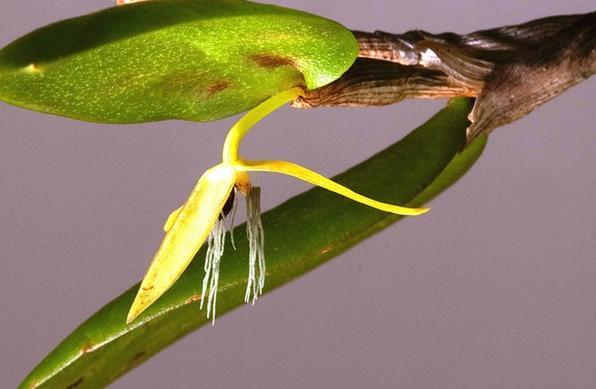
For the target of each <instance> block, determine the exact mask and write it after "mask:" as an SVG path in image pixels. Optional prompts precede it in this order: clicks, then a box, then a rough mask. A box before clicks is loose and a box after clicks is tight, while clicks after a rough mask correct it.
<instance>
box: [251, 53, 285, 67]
mask: <svg viewBox="0 0 596 389" xmlns="http://www.w3.org/2000/svg"><path fill="white" fill-rule="evenodd" d="M250 59H251V61H253V62H255V63H256V64H257V65H259V66H260V67H262V68H266V69H274V68H279V67H281V66H294V67H295V65H296V63H295V62H294V60H293V59H292V58H288V57H284V56H281V55H277V54H266V53H261V54H253V55H251V56H250Z"/></svg>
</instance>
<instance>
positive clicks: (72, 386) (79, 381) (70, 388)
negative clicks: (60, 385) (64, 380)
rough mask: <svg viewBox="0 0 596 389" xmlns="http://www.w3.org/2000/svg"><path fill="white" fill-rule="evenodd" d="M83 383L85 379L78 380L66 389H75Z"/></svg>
mask: <svg viewBox="0 0 596 389" xmlns="http://www.w3.org/2000/svg"><path fill="white" fill-rule="evenodd" d="M82 382H83V377H81V378H79V379H78V380H76V381H75V382H73V383H72V384H70V385H68V386H67V387H66V388H67V389H74V388H76V387H77V386H79V385H80V384H81V383H82Z"/></svg>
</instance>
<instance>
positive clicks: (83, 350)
mask: <svg viewBox="0 0 596 389" xmlns="http://www.w3.org/2000/svg"><path fill="white" fill-rule="evenodd" d="M94 349H95V348H94V347H93V345H92V344H89V343H85V344H84V345H83V347H81V353H82V354H87V353H90V352H91V351H93V350H94Z"/></svg>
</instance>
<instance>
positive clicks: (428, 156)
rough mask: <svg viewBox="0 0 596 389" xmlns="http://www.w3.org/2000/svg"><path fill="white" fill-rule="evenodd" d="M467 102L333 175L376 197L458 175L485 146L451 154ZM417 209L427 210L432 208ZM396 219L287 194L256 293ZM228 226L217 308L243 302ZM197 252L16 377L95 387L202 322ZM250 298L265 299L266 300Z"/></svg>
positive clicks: (420, 191)
mask: <svg viewBox="0 0 596 389" xmlns="http://www.w3.org/2000/svg"><path fill="white" fill-rule="evenodd" d="M470 107H471V104H470V103H469V102H466V101H465V100H456V101H453V102H452V103H451V104H450V105H449V106H448V107H447V108H446V109H444V110H443V111H441V112H440V113H439V114H437V115H436V116H435V117H434V118H433V119H431V120H430V121H428V122H427V123H426V124H425V125H423V126H421V127H420V128H418V129H417V130H415V131H414V132H412V133H411V134H410V135H408V136H407V137H406V138H404V139H403V140H401V141H400V142H398V143H396V144H395V145H393V146H390V147H389V148H387V149H386V150H384V151H382V152H380V153H379V154H377V155H375V156H373V157H372V158H370V159H369V160H367V161H365V162H363V163H361V164H359V165H357V166H355V167H353V168H351V169H350V170H348V171H347V172H345V173H343V174H341V175H339V176H338V177H336V178H335V179H336V181H337V182H339V183H341V184H342V185H346V186H348V187H350V188H353V189H355V190H357V191H358V192H360V193H363V194H366V195H367V196H371V197H374V198H379V199H381V200H383V201H387V202H392V203H399V204H402V203H403V204H408V205H411V206H420V205H423V204H425V203H426V202H427V201H428V200H430V199H431V198H432V197H434V196H436V195H437V194H439V193H440V192H441V191H443V190H445V189H446V188H447V187H449V186H450V185H451V184H453V183H454V182H455V181H457V179H459V178H460V177H461V176H462V175H463V174H464V173H465V172H466V171H467V170H468V169H469V168H470V167H471V166H472V165H473V164H474V162H475V161H476V159H477V158H478V157H479V156H480V154H481V152H482V149H483V148H484V145H485V142H486V138H485V137H480V138H478V139H477V140H476V141H474V143H472V144H471V145H469V146H468V147H466V148H465V149H464V151H463V152H461V153H459V152H460V150H461V149H462V148H463V147H464V143H465V132H466V128H467V126H468V125H469V122H468V121H467V119H466V117H467V114H468V113H469V109H470ZM388 177H389V178H390V179H388ZM423 217H432V213H430V214H429V215H426V216H423ZM399 219H400V217H399V216H396V215H392V214H389V213H386V212H381V211H377V210H374V209H372V208H370V207H366V206H363V205H361V204H358V203H356V202H353V201H351V200H348V199H345V198H342V197H339V196H338V195H336V194H333V193H331V192H329V191H327V190H324V189H321V188H315V189H312V190H310V191H308V192H306V193H303V194H301V195H299V196H297V197H294V198H293V199H290V200H288V201H287V202H285V203H284V204H282V205H280V206H278V207H277V208H275V209H273V210H271V211H269V212H266V213H265V214H264V215H263V224H264V226H265V229H266V234H267V244H266V245H265V246H266V247H265V250H266V256H267V283H266V286H265V291H264V292H265V293H267V292H269V291H271V290H272V289H274V288H276V287H279V286H281V285H283V284H285V283H287V282H289V281H291V280H292V279H294V278H296V277H299V276H300V275H302V274H304V273H306V272H308V271H309V270H312V269H313V268H315V267H317V266H319V265H321V264H322V263H324V262H326V261H328V260H329V259H331V258H333V257H334V256H336V255H338V254H340V253H341V252H343V251H344V250H346V249H348V248H349V247H351V246H353V245H355V244H357V243H358V242H360V241H362V240H363V239H365V238H366V237H368V236H369V235H371V234H374V233H375V232H378V231H380V230H381V229H383V228H384V227H386V226H388V225H390V224H391V223H393V222H395V221H397V220H399ZM236 232H237V233H236V234H235V241H236V246H237V250H226V252H225V254H224V258H223V260H222V264H221V276H220V280H219V296H218V305H217V306H218V314H222V313H225V312H227V311H230V310H232V309H234V308H236V307H238V306H239V305H241V304H243V303H244V297H245V290H246V283H247V281H246V272H247V268H246V258H247V256H248V241H247V239H246V236H245V235H244V227H240V228H236ZM396 239H399V237H396ZM404 243H405V244H407V242H404ZM396 255H397V254H396ZM204 256H205V252H204V250H201V251H199V253H198V254H197V256H196V257H195V258H197V260H195V261H193V263H191V265H190V266H189V268H188V270H187V271H186V272H184V274H183V275H182V276H181V277H180V278H179V280H178V282H176V284H175V285H174V286H173V287H172V288H171V289H170V290H169V291H168V292H167V293H166V294H164V295H163V296H162V297H161V298H160V299H159V300H158V301H156V302H155V304H153V305H152V306H151V307H149V308H148V309H147V310H146V311H145V312H144V313H143V314H141V315H140V316H139V318H138V319H137V320H136V321H134V322H133V323H131V324H126V315H127V313H128V310H129V308H130V304H131V302H132V300H133V298H134V296H135V293H136V291H137V289H138V285H136V286H134V287H133V288H131V289H130V290H128V291H127V292H125V293H124V294H122V295H121V296H120V297H118V298H116V299H115V300H114V301H112V302H111V303H109V304H108V305H106V306H105V307H104V308H102V309H101V310H100V311H99V312H97V313H96V314H95V315H94V316H92V317H91V318H90V319H88V320H87V321H86V322H85V323H83V324H82V325H81V326H80V327H79V328H78V329H76V330H75V331H74V332H73V333H72V334H71V335H69V336H68V337H67V338H66V339H65V340H64V341H63V342H62V343H61V344H60V345H59V346H58V347H57V348H56V349H55V350H54V351H52V353H51V354H50V355H49V356H48V357H47V358H46V359H45V360H44V361H43V362H42V363H41V364H40V365H39V366H37V367H36V368H35V370H33V371H32V372H31V373H30V375H29V376H28V377H27V378H26V379H25V381H24V382H23V383H22V384H21V386H22V387H24V388H30V387H52V388H53V387H69V386H71V387H73V386H74V385H76V386H77V388H86V387H101V386H103V385H106V384H108V383H109V382H111V381H113V380H115V379H116V378H117V377H118V376H120V375H122V374H124V373H125V372H126V371H128V370H130V369H132V368H133V367H135V366H136V365H138V364H139V363H141V362H143V361H144V360H146V359H148V358H150V357H151V356H152V355H153V354H155V353H157V352H158V351H160V350H161V349H163V348H165V347H167V346H168V345H170V344H171V343H173V342H174V341H176V340H177V339H179V338H181V337H182V336H184V335H185V334H187V333H189V332H190V331H192V330H194V329H196V328H198V327H200V326H202V325H204V324H206V323H208V322H209V321H208V320H207V318H206V315H205V311H200V310H199V304H200V299H201V280H202V278H203V274H204V273H203V259H204ZM259 303H262V304H267V299H266V298H264V299H263V300H262V301H261V300H260V301H259ZM220 320H222V319H221V318H220Z"/></svg>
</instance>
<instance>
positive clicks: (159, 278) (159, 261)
mask: <svg viewBox="0 0 596 389" xmlns="http://www.w3.org/2000/svg"><path fill="white" fill-rule="evenodd" d="M235 179H236V172H235V170H234V168H233V167H231V166H229V165H223V164H222V165H217V166H215V167H213V168H211V169H209V170H207V172H205V174H203V176H202V177H201V178H200V179H199V182H198V183H197V186H196V187H195V189H194V190H193V191H192V193H191V195H190V197H189V198H188V200H187V201H186V203H185V204H184V205H183V207H182V208H181V209H180V212H179V213H178V215H177V216H176V217H175V220H174V221H173V222H172V223H171V225H169V223H166V227H169V229H168V232H167V233H166V235H165V237H164V240H163V242H162V243H161V246H160V247H159V249H158V250H157V253H156V254H155V257H154V258H153V261H152V262H151V265H150V266H149V270H148V271H147V274H146V275H145V278H144V279H143V282H142V283H141V287H140V288H139V291H138V292H137V296H136V298H135V301H134V302H133V304H132V307H131V308H130V311H129V313H128V318H127V322H129V323H130V322H131V321H132V320H134V319H135V318H136V317H137V316H138V315H139V314H141V312H143V311H144V310H145V309H147V307H149V306H150V305H151V304H153V302H155V300H157V299H158V298H159V297H160V296H161V295H162V294H164V293H165V292H166V291H167V290H168V289H169V288H170V287H171V286H172V285H173V284H174V282H176V280H177V279H178V277H180V275H181V274H182V272H183V271H184V270H185V269H186V267H187V266H188V265H189V264H190V262H191V261H192V259H193V257H194V256H195V254H196V253H197V251H199V249H200V248H201V246H202V245H203V243H204V242H205V239H206V238H207V237H208V236H209V232H210V231H211V229H212V228H213V225H214V224H215V222H216V221H217V218H218V217H219V215H220V213H221V210H222V208H223V206H224V204H225V202H226V200H227V199H228V196H229V195H230V192H231V191H232V188H233V187H234V182H235Z"/></svg>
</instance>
